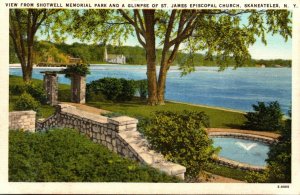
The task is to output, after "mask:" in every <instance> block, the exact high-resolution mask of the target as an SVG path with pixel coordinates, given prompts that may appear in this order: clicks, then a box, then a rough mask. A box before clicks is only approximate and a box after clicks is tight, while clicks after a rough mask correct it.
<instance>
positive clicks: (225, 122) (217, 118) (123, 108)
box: [87, 99, 246, 128]
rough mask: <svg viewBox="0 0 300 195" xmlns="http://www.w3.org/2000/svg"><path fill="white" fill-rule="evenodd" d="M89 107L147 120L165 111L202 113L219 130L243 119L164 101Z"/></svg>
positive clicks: (237, 124) (214, 110)
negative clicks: (154, 103)
mask: <svg viewBox="0 0 300 195" xmlns="http://www.w3.org/2000/svg"><path fill="white" fill-rule="evenodd" d="M87 104H88V105H90V106H93V107H97V108H101V109H105V110H109V111H112V112H117V113H120V114H124V115H128V116H132V117H137V118H140V117H144V118H148V117H150V116H151V114H153V113H154V112H155V111H159V110H165V111H174V112H179V111H182V110H188V111H203V112H205V113H206V114H207V115H208V116H209V118H210V126H211V127H219V128H239V127H240V126H241V125H242V124H243V123H244V122H245V120H246V119H245V117H244V115H243V114H242V113H239V112H233V111H225V110H220V109H217V108H216V109H215V108H207V107H202V106H201V105H199V106H195V105H188V104H181V103H173V102H168V101H166V104H165V105H159V106H148V105H146V102H145V101H141V100H138V99H136V100H133V101H130V102H104V101H102V102H89V103H87Z"/></svg>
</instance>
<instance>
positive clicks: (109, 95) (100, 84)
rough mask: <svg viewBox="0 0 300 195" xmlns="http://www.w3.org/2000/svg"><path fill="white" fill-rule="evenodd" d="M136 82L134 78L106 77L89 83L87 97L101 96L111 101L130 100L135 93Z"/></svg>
mask: <svg viewBox="0 0 300 195" xmlns="http://www.w3.org/2000/svg"><path fill="white" fill-rule="evenodd" d="M135 90H136V84H135V81H134V80H126V79H123V78H121V79H118V78H110V77H105V78H102V79H98V80H95V81H92V82H91V83H89V84H87V99H88V100H92V99H93V96H99V97H100V99H101V100H102V99H103V96H104V97H105V99H106V100H110V101H116V100H118V101H128V100H131V99H132V98H133V96H134V94H135Z"/></svg>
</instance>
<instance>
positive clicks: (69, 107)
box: [58, 104, 108, 123]
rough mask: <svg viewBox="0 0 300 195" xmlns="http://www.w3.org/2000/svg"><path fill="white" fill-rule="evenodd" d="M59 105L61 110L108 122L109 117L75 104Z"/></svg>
mask: <svg viewBox="0 0 300 195" xmlns="http://www.w3.org/2000/svg"><path fill="white" fill-rule="evenodd" d="M58 107H59V108H60V111H61V112H66V113H69V114H73V115H76V116H78V117H81V118H85V119H90V120H93V121H96V122H100V123H107V119H108V117H105V116H101V115H97V114H93V113H89V112H86V111H83V110H79V109H77V108H76V107H75V106H72V105H69V104H59V105H58Z"/></svg>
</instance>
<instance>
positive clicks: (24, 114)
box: [9, 110, 36, 132]
mask: <svg viewBox="0 0 300 195" xmlns="http://www.w3.org/2000/svg"><path fill="white" fill-rule="evenodd" d="M35 120H36V112H34V111H33V110H30V111H14V112H9V129H11V130H15V129H23V130H26V131H31V132H35Z"/></svg>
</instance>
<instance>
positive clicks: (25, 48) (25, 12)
mask: <svg viewBox="0 0 300 195" xmlns="http://www.w3.org/2000/svg"><path fill="white" fill-rule="evenodd" d="M57 12H59V10H56V9H52V10H46V9H11V10H10V12H9V20H10V21H9V35H10V37H11V40H12V41H13V45H14V48H15V52H16V54H17V57H18V59H19V61H20V63H21V67H22V73H23V80H24V81H25V82H28V81H30V80H31V77H32V67H33V47H34V39H35V35H36V32H37V30H38V29H39V28H40V27H41V25H42V24H43V23H44V22H45V21H46V19H48V18H49V17H50V16H53V15H54V14H56V13H57Z"/></svg>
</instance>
